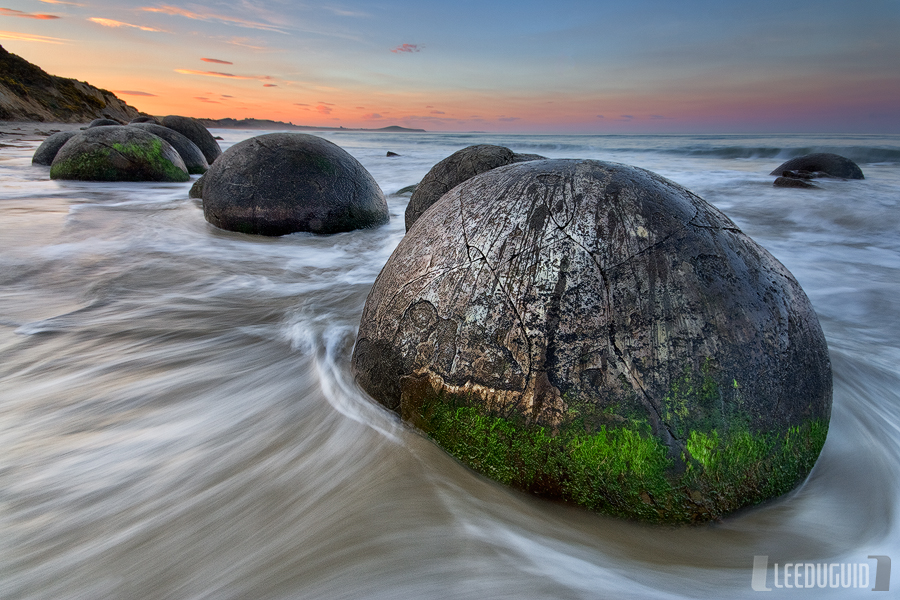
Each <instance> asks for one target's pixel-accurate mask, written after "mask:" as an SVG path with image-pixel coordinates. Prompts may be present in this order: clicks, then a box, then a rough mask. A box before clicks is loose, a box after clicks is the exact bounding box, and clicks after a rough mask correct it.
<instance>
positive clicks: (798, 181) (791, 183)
mask: <svg viewBox="0 0 900 600" xmlns="http://www.w3.org/2000/svg"><path fill="white" fill-rule="evenodd" d="M772 185H774V186H775V187H783V188H804V189H813V190H820V189H822V188H820V187H819V186H817V185H815V184H813V183H810V182H809V181H808V180H806V179H803V178H800V177H786V176H782V177H779V178H778V179H776V180H775V182H774V183H773V184H772Z"/></svg>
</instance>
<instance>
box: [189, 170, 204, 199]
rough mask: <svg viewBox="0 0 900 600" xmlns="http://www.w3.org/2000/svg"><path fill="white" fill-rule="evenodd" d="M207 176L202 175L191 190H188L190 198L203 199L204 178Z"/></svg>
mask: <svg viewBox="0 0 900 600" xmlns="http://www.w3.org/2000/svg"><path fill="white" fill-rule="evenodd" d="M204 177H205V176H204V175H201V176H200V178H199V179H197V181H195V182H194V184H193V185H192V186H191V189H190V190H188V198H199V199H201V200H202V199H203V178H204Z"/></svg>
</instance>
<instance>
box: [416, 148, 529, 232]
mask: <svg viewBox="0 0 900 600" xmlns="http://www.w3.org/2000/svg"><path fill="white" fill-rule="evenodd" d="M542 158H544V157H543V156H538V155H537V154H516V153H515V152H513V151H512V150H510V149H509V148H505V147H503V146H493V145H490V144H478V145H475V146H468V147H467V148H463V149H462V150H458V151H456V152H454V153H453V154H451V155H450V156H448V157H447V158H445V159H444V160H442V161H441V162H439V163H437V164H436V165H434V166H433V167H432V168H431V170H430V171H428V173H426V174H425V177H423V178H422V181H421V182H419V185H418V187H417V188H416V191H415V192H414V193H413V195H412V197H411V198H410V199H409V204H408V205H407V206H406V215H405V217H406V230H407V231H409V228H410V227H412V224H413V223H415V222H416V219H418V218H419V216H420V215H421V214H422V213H423V212H425V211H426V210H427V209H428V207H429V206H431V205H432V204H434V203H435V202H437V201H438V198H440V197H441V196H443V195H444V194H445V193H447V192H448V191H450V189H452V188H454V187H456V186H457V185H459V184H460V183H462V182H463V181H466V180H467V179H470V178H471V177H474V176H475V175H478V174H479V173H484V172H485V171H490V170H491V169H496V168H497V167H502V166H504V165H510V164H513V163H517V162H526V161H530V160H540V159H542Z"/></svg>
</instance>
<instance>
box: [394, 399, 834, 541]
mask: <svg viewBox="0 0 900 600" xmlns="http://www.w3.org/2000/svg"><path fill="white" fill-rule="evenodd" d="M410 416H411V417H412V419H410V420H412V421H414V422H415V424H416V425H417V426H419V427H420V428H421V429H422V430H423V431H425V432H426V433H427V434H428V435H429V436H430V437H431V438H432V439H433V440H434V441H435V442H437V444H438V445H440V446H441V447H442V448H444V449H445V450H446V451H447V452H449V453H450V454H452V455H453V456H455V457H456V458H457V459H459V460H460V461H461V462H463V463H464V464H466V465H468V466H469V467H471V468H472V469H474V470H475V471H477V472H479V473H481V474H482V475H485V476H487V477H489V478H491V479H494V480H496V481H498V482H500V483H504V484H507V485H510V486H512V487H515V488H518V489H520V490H523V491H527V492H531V493H534V494H537V495H539V496H543V497H548V498H553V499H558V500H565V501H569V502H573V503H575V504H579V505H582V506H584V507H586V508H589V509H592V510H596V511H599V512H603V513H606V514H610V515H614V516H619V517H625V518H630V519H636V520H641V521H649V522H655V523H670V524H679V523H698V522H704V521H710V520H715V519H718V518H719V517H721V516H722V515H724V514H726V513H729V512H732V511H734V510H737V509H739V508H742V507H745V506H750V505H754V504H758V503H760V502H762V501H764V500H767V499H769V498H772V497H774V496H778V495H780V494H783V493H785V492H788V491H790V490H791V489H793V488H794V487H795V486H796V485H797V484H798V483H799V482H801V481H802V480H803V479H804V478H805V477H806V476H807V475H808V474H809V472H810V470H811V469H812V467H813V465H814V464H815V462H816V458H817V457H818V455H819V452H820V451H821V449H822V446H823V444H824V443H825V437H826V434H827V432H828V424H827V423H826V422H824V421H822V420H820V419H815V420H810V421H806V422H804V423H803V424H801V425H799V426H795V427H790V428H788V430H787V431H785V432H781V433H774V432H770V433H762V432H753V431H750V429H748V428H747V427H746V426H744V425H738V426H737V428H735V429H726V430H721V431H720V430H719V429H712V430H710V431H708V432H698V431H694V432H691V433H690V435H689V437H688V438H687V440H686V443H685V451H683V452H682V455H681V456H680V459H681V460H675V459H673V458H671V457H670V456H669V449H668V448H667V447H666V446H665V445H664V444H663V443H662V442H661V441H660V440H659V438H657V437H656V436H654V435H652V434H651V433H650V431H649V425H648V424H647V423H646V422H630V423H624V424H622V425H618V426H611V425H601V426H600V427H599V428H597V429H593V428H592V427H591V426H590V425H588V424H587V423H585V421H584V419H582V418H579V417H575V418H573V419H571V420H569V421H568V422H566V423H564V424H563V425H562V426H560V427H559V429H558V430H557V431H555V432H554V431H552V430H551V429H549V428H548V427H544V426H541V425H537V424H533V423H529V422H528V420H527V419H526V418H524V417H522V416H521V415H516V414H513V415H503V416H501V415H499V414H491V413H486V412H485V411H483V410H482V409H479V408H478V407H476V406H471V405H468V404H467V402H466V399H465V398H459V397H449V396H446V395H442V394H436V395H433V396H431V397H430V398H429V399H428V400H426V401H425V402H423V403H422V404H421V406H420V407H418V410H417V412H416V414H415V415H410Z"/></svg>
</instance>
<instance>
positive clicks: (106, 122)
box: [87, 119, 121, 129]
mask: <svg viewBox="0 0 900 600" xmlns="http://www.w3.org/2000/svg"><path fill="white" fill-rule="evenodd" d="M113 125H115V126H119V125H121V123H119V122H118V121H113V120H112V119H94V120H93V121H91V122H90V123H89V124H88V126H87V128H88V129H90V128H92V127H110V126H113Z"/></svg>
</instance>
